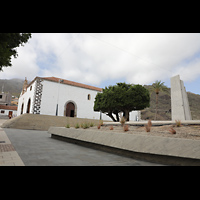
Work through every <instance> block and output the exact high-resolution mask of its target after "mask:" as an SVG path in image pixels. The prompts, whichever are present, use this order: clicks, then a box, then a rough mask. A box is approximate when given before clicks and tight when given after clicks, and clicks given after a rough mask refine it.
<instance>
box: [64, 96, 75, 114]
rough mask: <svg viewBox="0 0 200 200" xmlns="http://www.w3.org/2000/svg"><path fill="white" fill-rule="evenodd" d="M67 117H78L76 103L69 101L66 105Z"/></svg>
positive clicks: (65, 112)
mask: <svg viewBox="0 0 200 200" xmlns="http://www.w3.org/2000/svg"><path fill="white" fill-rule="evenodd" d="M64 116H65V117H77V105H76V103H75V102H74V101H72V100H69V101H67V102H66V103H65V105H64Z"/></svg>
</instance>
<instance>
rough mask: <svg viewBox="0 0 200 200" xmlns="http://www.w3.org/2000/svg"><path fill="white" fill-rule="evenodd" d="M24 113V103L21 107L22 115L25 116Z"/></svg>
mask: <svg viewBox="0 0 200 200" xmlns="http://www.w3.org/2000/svg"><path fill="white" fill-rule="evenodd" d="M23 111H24V103H22V106H21V115H22V114H23Z"/></svg>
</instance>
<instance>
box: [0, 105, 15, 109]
mask: <svg viewBox="0 0 200 200" xmlns="http://www.w3.org/2000/svg"><path fill="white" fill-rule="evenodd" d="M0 109H4V110H17V106H6V105H0Z"/></svg>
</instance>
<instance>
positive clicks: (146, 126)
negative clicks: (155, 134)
mask: <svg viewBox="0 0 200 200" xmlns="http://www.w3.org/2000/svg"><path fill="white" fill-rule="evenodd" d="M144 128H145V131H146V132H150V131H151V127H150V126H148V124H145V125H144Z"/></svg>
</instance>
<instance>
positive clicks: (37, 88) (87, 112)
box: [17, 77, 138, 121]
mask: <svg viewBox="0 0 200 200" xmlns="http://www.w3.org/2000/svg"><path fill="white" fill-rule="evenodd" d="M98 92H102V89H101V88H98V87H94V86H90V85H85V84H82V83H77V82H73V81H69V80H65V79H60V78H56V77H35V79H34V80H32V81H31V82H30V83H29V84H28V83H27V80H26V79H25V81H24V85H23V89H22V92H21V95H20V97H19V101H18V109H17V116H19V115H21V114H24V113H31V114H41V115H54V116H55V115H56V116H67V117H78V118H88V119H100V112H95V111H94V110H93V107H94V101H95V97H96V95H97V93H98ZM136 115H138V111H135V112H134V111H133V112H131V113H130V120H131V121H135V120H136V118H137V116H136ZM101 116H102V119H103V120H111V118H110V117H108V116H107V115H106V114H102V115H101Z"/></svg>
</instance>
